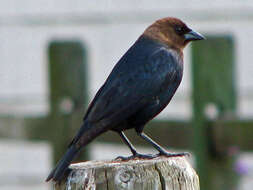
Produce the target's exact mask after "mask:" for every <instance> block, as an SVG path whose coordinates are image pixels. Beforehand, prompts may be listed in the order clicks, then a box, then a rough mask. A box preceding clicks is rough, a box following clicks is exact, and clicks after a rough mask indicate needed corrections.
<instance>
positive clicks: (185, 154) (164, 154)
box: [158, 151, 191, 157]
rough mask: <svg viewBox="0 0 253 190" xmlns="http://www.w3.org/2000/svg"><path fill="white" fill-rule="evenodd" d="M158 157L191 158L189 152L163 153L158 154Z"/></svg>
mask: <svg viewBox="0 0 253 190" xmlns="http://www.w3.org/2000/svg"><path fill="white" fill-rule="evenodd" d="M158 156H166V157H182V156H191V154H190V153H189V152H180V153H171V152H167V151H162V152H160V153H158Z"/></svg>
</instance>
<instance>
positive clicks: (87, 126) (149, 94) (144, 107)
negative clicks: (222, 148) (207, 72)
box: [46, 17, 204, 181]
mask: <svg viewBox="0 0 253 190" xmlns="http://www.w3.org/2000/svg"><path fill="white" fill-rule="evenodd" d="M202 39H204V37H203V36H202V35H200V34H199V33H197V32H194V31H193V30H191V29H190V28H189V27H187V26H186V24H184V23H183V22H182V21H181V20H179V19H177V18H172V17H167V18H163V19H160V20H157V21H156V22H155V23H153V24H152V25H151V26H149V27H148V28H147V29H146V30H145V31H144V33H143V34H142V35H141V36H140V37H139V38H138V39H137V41H136V42H135V43H134V44H133V45H132V47H130V49H129V50H128V51H127V52H126V53H125V55H123V57H122V58H121V59H120V60H119V61H118V63H117V64H116V65H115V67H114V68H113V70H112V72H111V73H110V75H109V77H108V78H107V80H106V81H105V83H104V84H103V86H102V87H101V88H100V89H99V90H98V92H97V94H96V95H95V97H94V99H93V100H92V102H91V103H90V105H89V107H88V110H87V112H86V114H85V116H84V119H83V125H82V126H81V128H80V130H79V131H78V133H77V135H76V136H75V137H74V139H73V140H72V142H71V143H70V144H69V146H68V150H67V152H66V153H65V155H64V156H63V158H62V159H61V160H60V161H59V162H58V164H57V166H56V167H55V169H54V170H53V171H52V172H51V173H50V174H49V176H48V178H47V179H46V181H49V180H50V179H53V180H54V181H59V180H60V179H61V178H62V177H63V174H64V173H65V171H66V170H67V168H68V166H69V164H70V163H71V161H72V160H73V159H74V157H75V155H76V154H77V153H78V152H79V151H80V149H81V148H82V147H84V146H85V145H87V144H88V143H90V142H91V141H92V140H93V139H94V138H96V137H97V136H99V135H100V134H102V133H104V132H106V131H108V130H112V131H115V132H117V133H118V134H119V135H120V137H121V138H122V139H123V141H124V143H125V144H126V145H127V146H128V147H129V148H130V150H131V152H132V154H133V155H132V156H131V157H126V158H124V157H120V158H121V159H130V158H134V157H138V158H153V157H155V156H159V155H166V156H183V155H185V153H177V154H176V153H169V152H167V151H166V150H165V149H163V148H162V147H161V146H159V145H158V144H157V143H155V142H154V141H153V140H152V139H151V138H149V137H148V136H147V135H146V134H145V133H143V128H144V126H145V124H146V123H147V122H148V121H150V120H151V119H153V118H154V117H155V116H156V115H157V114H159V113H160V112H161V111H162V110H163V109H164V108H165V107H166V106H167V104H168V103H169V102H170V100H171V98H172V97H173V95H174V93H175V92H176V90H177V88H178V86H179V84H180V82H181V79H182V75H183V52H182V51H183V49H184V47H185V46H186V45H187V44H188V43H189V42H190V41H193V40H202ZM132 128H134V129H135V130H136V132H137V134H138V135H139V136H140V137H141V138H143V139H144V140H146V141H147V142H149V143H150V144H151V145H152V146H153V147H154V148H155V149H157V150H158V151H159V154H158V155H145V154H139V153H137V151H136V149H135V148H134V146H133V145H132V144H131V143H130V141H129V140H128V139H127V137H126V136H125V134H124V133H123V131H124V130H127V129H132Z"/></svg>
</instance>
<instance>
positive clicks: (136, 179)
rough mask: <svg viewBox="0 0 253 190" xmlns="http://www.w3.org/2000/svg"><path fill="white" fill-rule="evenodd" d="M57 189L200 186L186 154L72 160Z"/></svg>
mask: <svg viewBox="0 0 253 190" xmlns="http://www.w3.org/2000/svg"><path fill="white" fill-rule="evenodd" d="M70 168H71V169H72V170H71V172H70V173H69V175H68V176H67V177H66V178H65V179H64V180H62V181H61V183H60V184H54V188H55V190H63V189H68V190H88V189H93V190H101V189H103V190H154V189H156V190H165V189H166V190H182V189H187V190H199V179H198V176H197V174H196V173H195V171H194V170H193V169H192V167H191V166H190V164H189V163H188V162H187V161H186V159H185V158H183V157H175V158H166V157H159V158H156V159H151V160H130V161H123V162H122V161H89V162H83V163H77V164H72V165H71V166H70Z"/></svg>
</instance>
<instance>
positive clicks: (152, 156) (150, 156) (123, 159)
mask: <svg viewBox="0 0 253 190" xmlns="http://www.w3.org/2000/svg"><path fill="white" fill-rule="evenodd" d="M156 157H157V155H153V154H139V153H136V154H134V155H132V156H126V157H125V156H118V157H117V158H116V159H115V160H122V161H127V160H132V159H135V158H140V159H153V158H156Z"/></svg>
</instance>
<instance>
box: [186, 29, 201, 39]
mask: <svg viewBox="0 0 253 190" xmlns="http://www.w3.org/2000/svg"><path fill="white" fill-rule="evenodd" d="M184 39H185V41H195V40H204V39H206V38H205V37H204V36H202V35H201V34H200V33H198V32H195V31H193V30H191V31H190V32H188V33H186V34H184Z"/></svg>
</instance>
